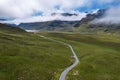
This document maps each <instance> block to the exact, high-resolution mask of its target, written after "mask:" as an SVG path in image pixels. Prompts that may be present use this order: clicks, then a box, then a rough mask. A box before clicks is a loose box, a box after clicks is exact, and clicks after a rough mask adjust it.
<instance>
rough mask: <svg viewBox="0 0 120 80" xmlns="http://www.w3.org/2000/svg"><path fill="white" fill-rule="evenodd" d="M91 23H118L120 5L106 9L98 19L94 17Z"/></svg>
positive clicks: (119, 21) (119, 19)
mask: <svg viewBox="0 0 120 80" xmlns="http://www.w3.org/2000/svg"><path fill="white" fill-rule="evenodd" d="M92 23H106V24H120V6H117V7H112V8H110V9H108V10H107V11H106V13H105V15H104V16H103V17H102V18H100V19H95V20H94V21H92Z"/></svg>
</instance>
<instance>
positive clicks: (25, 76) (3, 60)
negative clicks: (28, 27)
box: [0, 27, 73, 80]
mask: <svg viewBox="0 0 120 80" xmlns="http://www.w3.org/2000/svg"><path fill="white" fill-rule="evenodd" d="M0 28H1V27H0ZM13 29H14V28H13ZM15 31H16V30H15ZM15 31H12V30H11V29H9V28H7V30H5V29H3V28H2V29H0V80H51V79H54V80H58V78H59V76H60V73H61V72H62V71H63V70H64V69H65V68H66V67H67V66H69V65H71V64H72V62H73V60H72V58H71V55H72V54H71V52H70V50H69V48H68V47H66V46H64V45H61V44H59V43H56V42H53V41H50V40H46V39H44V38H41V37H39V36H38V35H36V34H33V33H26V32H24V31H21V32H15Z"/></svg>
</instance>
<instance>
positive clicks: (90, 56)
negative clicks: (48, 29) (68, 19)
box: [42, 33, 120, 80]
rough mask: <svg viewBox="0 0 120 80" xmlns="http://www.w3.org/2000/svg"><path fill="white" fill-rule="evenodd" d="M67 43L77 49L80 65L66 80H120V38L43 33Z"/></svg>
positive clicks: (113, 36) (114, 36) (109, 35)
mask: <svg viewBox="0 0 120 80" xmlns="http://www.w3.org/2000/svg"><path fill="white" fill-rule="evenodd" d="M42 35H45V36H48V37H51V38H53V39H56V40H61V41H64V42H67V43H69V44H71V45H72V46H73V48H74V49H75V51H76V53H77V55H78V57H79V60H80V63H79V64H78V66H76V67H75V68H74V69H73V70H72V71H71V72H70V73H69V74H68V76H67V78H66V80H120V36H119V35H112V34H104V35H102V34H101V35H81V34H60V33H49V34H48V33H44V34H43V33H42Z"/></svg>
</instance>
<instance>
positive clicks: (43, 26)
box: [19, 20, 79, 31]
mask: <svg viewBox="0 0 120 80" xmlns="http://www.w3.org/2000/svg"><path fill="white" fill-rule="evenodd" d="M77 24H79V21H59V20H55V21H47V22H36V23H21V24H20V25H19V27H21V28H23V29H26V30H40V31H74V27H75V26H76V25H77Z"/></svg>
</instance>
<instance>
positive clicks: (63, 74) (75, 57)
mask: <svg viewBox="0 0 120 80" xmlns="http://www.w3.org/2000/svg"><path fill="white" fill-rule="evenodd" d="M40 37H42V38H45V39H48V40H51V41H55V42H58V43H61V44H63V45H66V46H68V47H69V48H70V50H71V52H72V54H73V57H74V60H75V61H74V63H73V64H72V65H71V66H69V67H67V68H66V69H65V70H64V71H63V72H62V73H61V75H60V78H59V80H65V78H66V76H67V74H68V73H69V72H70V71H71V70H72V69H73V68H74V67H75V66H76V65H77V64H78V63H79V59H78V57H77V55H76V53H75V51H74V49H73V47H72V46H71V45H70V44H67V43H64V42H62V41H58V40H54V39H51V38H48V37H45V36H41V35H40Z"/></svg>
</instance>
